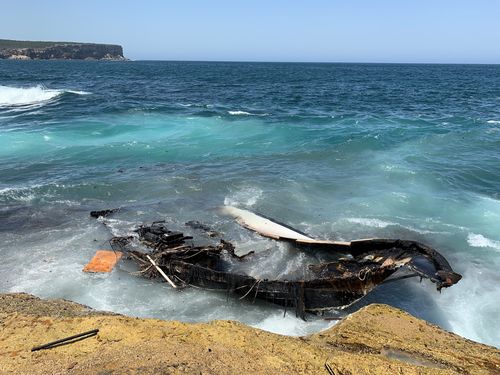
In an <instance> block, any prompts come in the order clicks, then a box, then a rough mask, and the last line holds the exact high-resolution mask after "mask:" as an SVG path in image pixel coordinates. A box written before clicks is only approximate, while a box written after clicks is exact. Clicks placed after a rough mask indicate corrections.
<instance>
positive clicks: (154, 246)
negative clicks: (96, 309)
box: [110, 206, 461, 318]
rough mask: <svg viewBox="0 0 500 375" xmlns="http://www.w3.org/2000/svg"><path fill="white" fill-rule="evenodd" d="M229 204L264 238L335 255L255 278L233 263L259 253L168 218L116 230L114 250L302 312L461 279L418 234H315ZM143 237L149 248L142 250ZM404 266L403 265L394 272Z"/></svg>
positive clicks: (169, 275)
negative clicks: (173, 224)
mask: <svg viewBox="0 0 500 375" xmlns="http://www.w3.org/2000/svg"><path fill="white" fill-rule="evenodd" d="M223 211H224V213H225V214H228V215H230V216H232V217H234V218H235V219H236V220H237V222H238V223H239V224H241V225H242V226H244V227H246V228H248V229H250V230H253V231H255V232H257V233H259V234H261V235H263V236H265V237H268V238H272V239H274V240H277V241H284V242H286V243H288V244H290V245H291V246H292V247H293V248H296V249H297V250H298V251H304V252H307V253H317V252H321V253H323V254H325V253H326V254H329V260H328V261H324V262H319V263H317V264H313V265H309V266H307V270H305V272H303V273H302V274H301V275H302V276H301V277H298V278H297V277H296V278H293V277H291V278H288V279H284V278H278V279H267V278H259V277H254V276H250V275H248V274H246V273H245V272H244V271H241V267H240V268H238V267H235V266H234V265H235V264H236V265H241V264H245V262H250V261H251V260H252V258H256V257H257V255H256V254H255V253H254V252H253V251H252V252H250V253H248V254H245V255H243V256H239V255H237V254H236V253H235V248H234V246H233V245H232V244H231V243H230V242H226V241H224V240H223V239H221V240H220V242H219V243H216V244H211V245H202V246H197V245H194V243H193V241H191V240H192V237H190V236H184V234H183V233H181V232H172V231H170V230H168V229H167V227H166V225H165V223H164V222H154V223H152V224H151V225H146V226H140V227H139V228H137V229H136V235H135V236H128V237H114V238H112V239H111V240H110V243H111V246H112V248H113V249H114V250H120V251H122V252H124V253H125V254H126V255H127V256H128V257H129V258H132V259H134V260H135V261H136V262H137V263H138V265H139V267H140V274H142V275H143V276H145V277H151V278H153V277H162V278H163V279H165V280H166V281H168V282H169V283H170V284H171V285H172V286H173V287H174V288H178V287H187V286H194V287H198V288H203V289H207V290H219V291H227V292H230V293H234V294H237V295H239V296H240V298H242V299H243V298H249V299H251V300H255V299H260V300H265V301H269V302H272V303H274V304H278V305H281V306H284V307H285V308H294V309H295V312H296V314H297V316H300V317H302V318H305V313H306V312H321V311H325V310H331V309H340V308H345V307H347V306H349V305H351V304H353V303H354V302H356V301H358V300H359V299H360V298H362V297H364V296H365V295H366V294H367V293H369V292H370V291H371V290H373V289H374V288H375V287H376V286H377V285H380V284H382V283H384V282H388V281H394V280H399V279H403V278H408V277H415V276H417V277H418V276H419V277H420V278H426V279H429V280H430V281H431V282H433V283H435V284H436V287H437V289H438V290H441V288H446V287H449V286H451V285H453V284H455V283H457V282H458V281H459V280H460V279H461V276H460V275H459V274H457V273H455V272H454V271H453V270H452V268H451V267H450V265H449V264H448V262H447V261H446V259H445V258H444V257H443V256H442V255H441V254H439V253H438V252H437V251H436V250H434V249H432V248H430V247H428V246H426V245H423V244H421V243H418V242H415V241H407V240H397V239H396V240H394V239H363V240H355V241H350V242H338V241H327V240H316V239H313V238H312V237H310V236H308V235H306V234H304V233H301V232H299V231H297V230H295V229H293V228H290V227H288V226H286V225H284V224H280V223H278V222H276V221H274V220H272V219H269V218H266V217H263V216H260V215H257V214H255V213H252V212H249V211H246V210H241V209H238V208H235V207H229V206H226V207H224V208H223ZM186 224H187V225H188V226H191V227H192V228H194V229H195V230H201V231H204V232H206V233H207V234H208V236H209V237H215V236H216V235H218V233H216V232H212V231H210V229H209V228H208V227H206V226H205V225H203V224H201V223H198V222H188V223H186ZM138 243H139V244H142V245H145V246H146V248H148V250H146V251H144V250H142V251H141V250H137V246H136V245H137V244H138ZM399 270H401V271H403V270H405V272H404V271H403V272H398V274H397V275H399V276H395V275H394V276H393V274H395V273H396V271H399ZM391 276H393V277H391Z"/></svg>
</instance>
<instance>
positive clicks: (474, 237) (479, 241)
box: [467, 233, 500, 250]
mask: <svg viewBox="0 0 500 375" xmlns="http://www.w3.org/2000/svg"><path fill="white" fill-rule="evenodd" d="M467 242H468V243H469V245H470V246H472V247H490V248H492V249H495V250H500V241H494V240H491V239H489V238H487V237H485V236H483V235H482V234H476V233H469V235H468V236H467Z"/></svg>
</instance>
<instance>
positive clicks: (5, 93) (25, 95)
mask: <svg viewBox="0 0 500 375" xmlns="http://www.w3.org/2000/svg"><path fill="white" fill-rule="evenodd" d="M64 93H71V94H76V95H86V94H90V93H89V92H86V91H75V90H64V89H47V88H45V87H43V86H41V85H37V86H32V87H10V86H0V107H14V106H27V105H32V104H39V103H45V102H49V101H51V100H52V99H55V98H57V97H58V96H60V95H62V94H64Z"/></svg>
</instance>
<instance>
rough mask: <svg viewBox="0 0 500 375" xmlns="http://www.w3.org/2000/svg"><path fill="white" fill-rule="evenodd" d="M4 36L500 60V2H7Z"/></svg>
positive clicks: (131, 45) (193, 56) (324, 56)
mask: <svg viewBox="0 0 500 375" xmlns="http://www.w3.org/2000/svg"><path fill="white" fill-rule="evenodd" d="M0 9H1V21H0V38H3V39H23V40H56V41H59V40H62V41H65V40H68V41H84V42H102V43H116V44H121V45H122V46H123V47H124V50H125V55H126V56H127V57H129V58H132V59H159V60H232V61H333V62H337V61H338V62H342V61H345V62H431V63H440V62H442V63H496V64H498V63H500V1H497V0H468V1H465V0H413V1H411V0H343V1H336V0H302V1H299V0H297V1H294V0H288V1H286V0H266V1H261V0H246V1H245V0H232V1H231V0H210V1H208V0H182V1H181V0H171V1H169V0H163V1H161V0H151V1H147V0H143V1H131V0H121V1H118V0H85V1H70V0H64V1H63V0H59V1H56V0H43V1H42V0H37V1H34V0H33V1H29V0H16V1H8V0H5V1H2V3H1V6H0Z"/></svg>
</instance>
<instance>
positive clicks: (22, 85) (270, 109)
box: [0, 60, 500, 347]
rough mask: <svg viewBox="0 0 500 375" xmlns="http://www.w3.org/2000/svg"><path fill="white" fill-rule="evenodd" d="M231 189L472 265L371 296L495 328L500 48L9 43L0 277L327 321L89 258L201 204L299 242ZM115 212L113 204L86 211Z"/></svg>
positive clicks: (252, 237)
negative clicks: (394, 50)
mask: <svg viewBox="0 0 500 375" xmlns="http://www.w3.org/2000/svg"><path fill="white" fill-rule="evenodd" d="M223 205H235V206H238V207H241V208H246V209H250V210H253V211H257V212H260V213H262V214H265V215H266V216H269V217H272V218H275V219H277V220H279V221H281V222H285V223H287V224H289V225H291V226H293V227H295V228H297V229H299V230H302V231H304V232H306V233H308V234H311V235H313V236H315V237H317V238H323V239H335V240H352V239H357V238H367V237H382V238H403V239H411V240H416V241H420V242H423V243H426V244H428V245H430V246H433V247H435V248H436V249H438V251H440V252H441V253H442V254H443V255H444V256H445V257H446V258H447V259H448V261H449V262H450V264H451V265H452V267H453V268H454V269H455V270H456V271H457V272H459V273H461V274H462V275H463V279H462V280H461V281H460V282H459V283H458V284H457V285H455V286H453V287H451V288H448V289H444V290H442V292H441V293H439V292H437V291H436V288H435V285H434V284H432V283H431V282H429V281H426V280H423V281H422V282H419V280H418V279H407V280H402V281H399V282H394V283H388V284H385V285H382V286H380V287H379V288H377V289H376V290H375V291H374V292H372V293H371V294H369V295H368V296H367V297H366V298H364V299H362V300H361V301H360V302H358V303H356V304H355V305H354V306H352V307H351V308H349V309H348V311H347V312H351V311H355V310H356V309H359V308H360V307H362V306H364V305H366V304H368V303H374V302H377V303H386V304H390V305H393V306H396V307H399V308H402V309H404V310H406V311H408V312H410V313H411V314H413V315H416V316H418V317H421V318H423V319H426V320H428V321H430V322H432V323H435V324H438V325H440V326H441V327H443V328H445V329H447V330H450V331H452V332H455V333H457V334H460V335H462V336H464V337H467V338H470V339H473V340H477V341H479V342H482V343H487V344H491V345H495V346H497V347H498V346H500V320H499V319H498V317H499V316H500V289H499V288H498V285H500V273H499V269H500V66H498V65H411V64H403V65H398V64H306V63H304V64H302V63H231V62H227V63H226V62H220V63H218V62H161V61H129V62H95V61H94V62H92V61H6V60H5V61H1V60H0V235H1V238H2V240H1V241H0V257H1V261H0V292H27V293H32V294H35V295H37V296H40V297H50V298H66V299H70V300H73V301H76V302H80V303H83V304H86V305H88V306H91V307H93V308H96V309H103V310H110V311H115V312H118V313H125V314H129V315H132V316H141V317H157V318H162V319H177V320H182V321H190V322H193V321H208V320H212V319H236V320H239V321H242V322H244V323H247V324H250V325H252V326H255V327H259V328H262V329H266V330H270V331H273V332H278V333H282V334H287V335H304V334H308V333H312V332H317V331H319V330H322V329H325V328H327V327H329V326H331V325H332V324H335V323H332V322H331V321H324V320H323V319H321V318H320V317H316V316H312V315H311V316H309V317H308V319H307V321H303V320H301V319H299V318H296V317H295V314H293V313H290V312H288V313H287V314H286V316H283V315H284V311H283V309H282V308H280V307H277V306H274V305H270V304H266V303H260V302H254V303H252V301H248V300H239V299H238V298H233V297H228V296H227V295H226V294H225V293H215V292H207V291H203V290H198V289H185V290H183V291H181V292H179V291H176V290H172V289H171V288H169V286H168V285H167V284H166V283H161V282H158V281H157V280H148V279H144V278H140V277H138V276H135V275H133V274H131V270H133V268H131V266H130V264H128V263H127V262H126V261H124V262H121V263H120V265H119V266H118V267H117V268H116V269H115V270H114V271H113V272H112V273H111V274H100V275H91V274H86V273H83V272H82V268H83V266H84V265H85V264H86V263H87V262H88V261H89V260H90V258H91V257H92V256H93V254H94V253H95V251H96V249H100V248H108V247H109V245H108V244H107V241H108V240H109V239H110V238H111V236H113V235H125V234H128V233H131V232H132V230H133V229H134V228H135V227H136V226H137V225H138V224H140V223H148V222H151V221H153V220H166V222H167V224H168V226H169V227H171V228H172V229H178V230H182V231H184V232H189V230H188V228H186V227H185V226H184V223H185V222H186V221H189V220H199V221H200V222H203V223H204V224H206V225H209V226H210V227H212V228H213V229H214V230H217V231H221V232H223V233H224V235H225V236H224V237H225V238H226V239H228V240H231V241H232V242H234V244H235V245H236V247H237V249H238V251H240V252H245V251H250V250H257V251H260V250H265V249H274V250H273V252H272V256H271V257H269V258H268V259H266V260H265V261H264V262H263V263H262V264H261V265H259V267H258V268H259V269H250V270H248V272H250V273H254V274H255V273H258V272H262V271H266V272H269V273H270V274H274V275H278V276H279V275H284V274H286V273H287V272H291V271H293V270H294V269H297V268H300V267H304V266H305V264H304V262H305V258H304V257H303V256H302V254H301V252H298V251H294V249H290V248H287V247H285V246H283V245H279V244H278V245H276V244H275V242H274V241H272V240H268V239H264V238H262V237H259V236H258V235H257V234H255V233H252V232H249V231H247V230H245V229H243V228H241V227H240V226H238V225H237V224H236V223H234V222H233V221H232V220H231V219H229V218H227V217H224V216H221V215H220V214H219V213H218V210H217V209H218V208H219V207H220V206H223ZM117 207H120V208H121V210H120V211H119V212H118V213H117V214H115V215H113V216H111V217H110V218H109V219H107V220H106V225H103V222H102V221H99V220H95V219H93V218H91V217H90V216H89V212H90V211H91V210H99V209H106V208H117Z"/></svg>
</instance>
